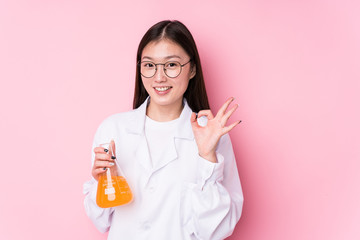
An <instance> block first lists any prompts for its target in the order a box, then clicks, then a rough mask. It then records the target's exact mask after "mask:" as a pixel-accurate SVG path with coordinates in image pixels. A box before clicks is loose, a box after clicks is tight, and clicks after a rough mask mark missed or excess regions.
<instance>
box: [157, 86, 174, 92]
mask: <svg viewBox="0 0 360 240" xmlns="http://www.w3.org/2000/svg"><path fill="white" fill-rule="evenodd" d="M170 88H172V87H155V90H156V91H159V92H164V91H166V90H169V89H170Z"/></svg>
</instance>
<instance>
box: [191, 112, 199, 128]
mask: <svg viewBox="0 0 360 240" xmlns="http://www.w3.org/2000/svg"><path fill="white" fill-rule="evenodd" d="M190 123H191V126H192V127H193V128H195V127H198V122H197V120H196V113H194V112H193V113H192V114H191V117H190Z"/></svg>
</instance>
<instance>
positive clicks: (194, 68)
mask: <svg viewBox="0 0 360 240" xmlns="http://www.w3.org/2000/svg"><path fill="white" fill-rule="evenodd" d="M195 75H196V65H195V64H194V65H193V66H192V68H191V72H190V79H192V78H193V77H195Z"/></svg>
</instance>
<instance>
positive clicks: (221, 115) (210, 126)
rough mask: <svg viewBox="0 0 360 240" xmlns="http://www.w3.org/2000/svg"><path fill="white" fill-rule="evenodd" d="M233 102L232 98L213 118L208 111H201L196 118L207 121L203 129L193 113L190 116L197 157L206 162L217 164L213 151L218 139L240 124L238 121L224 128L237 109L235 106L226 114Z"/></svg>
mask: <svg viewBox="0 0 360 240" xmlns="http://www.w3.org/2000/svg"><path fill="white" fill-rule="evenodd" d="M233 100H234V98H232V97H231V98H229V99H228V100H227V101H226V102H225V104H224V105H222V107H221V108H220V109H219V111H218V113H217V114H216V116H215V117H214V116H213V114H212V113H211V111H210V110H201V111H200V112H199V113H198V115H197V117H198V118H200V117H202V116H206V117H207V119H208V122H207V125H206V126H204V127H202V126H200V125H199V124H198V122H197V119H196V114H195V113H194V112H193V113H192V115H191V119H190V121H191V126H192V129H193V132H194V136H195V141H196V144H197V146H198V149H199V155H200V156H201V157H203V158H205V159H207V160H208V161H211V162H217V159H216V154H215V150H216V146H217V144H218V142H219V140H220V137H221V136H223V135H224V134H226V133H228V132H229V131H230V130H231V129H233V128H234V127H235V126H236V125H238V124H239V123H240V122H241V121H240V120H239V121H236V122H234V123H232V124H231V125H229V126H226V123H227V121H228V119H229V118H230V116H231V115H232V114H233V113H234V111H235V110H236V109H237V107H238V105H237V104H235V105H234V106H233V107H232V108H231V109H230V110H229V111H228V112H226V110H227V109H228V107H229V105H230V103H231V102H232V101H233Z"/></svg>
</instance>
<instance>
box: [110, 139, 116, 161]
mask: <svg viewBox="0 0 360 240" xmlns="http://www.w3.org/2000/svg"><path fill="white" fill-rule="evenodd" d="M110 148H111V150H110V151H111V152H110V154H111V156H115V157H116V149H115V141H114V140H113V139H112V140H111V142H110Z"/></svg>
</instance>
